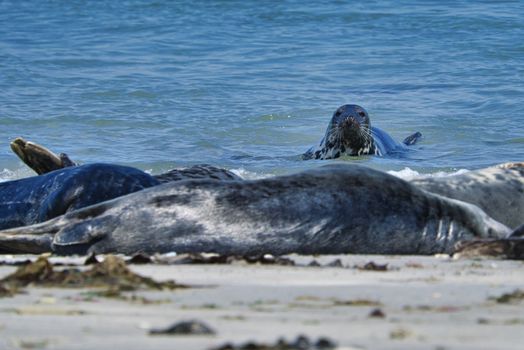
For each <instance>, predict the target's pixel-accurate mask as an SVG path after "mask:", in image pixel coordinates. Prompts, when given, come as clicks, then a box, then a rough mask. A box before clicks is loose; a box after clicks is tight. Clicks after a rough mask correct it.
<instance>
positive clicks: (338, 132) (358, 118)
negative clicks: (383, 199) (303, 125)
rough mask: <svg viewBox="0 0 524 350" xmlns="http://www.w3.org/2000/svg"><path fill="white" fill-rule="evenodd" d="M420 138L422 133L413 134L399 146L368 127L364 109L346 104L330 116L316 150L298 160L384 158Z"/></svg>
mask: <svg viewBox="0 0 524 350" xmlns="http://www.w3.org/2000/svg"><path fill="white" fill-rule="evenodd" d="M421 137H422V134H421V133H420V132H416V133H414V134H412V135H410V136H408V137H407V138H406V139H405V140H404V141H403V142H402V143H399V142H397V141H395V140H394V139H393V138H392V137H391V136H390V135H389V134H388V133H386V132H385V131H383V130H381V129H379V128H376V127H372V126H371V122H370V119H369V114H368V112H367V111H366V110H365V109H364V108H362V107H361V106H358V105H352V104H347V105H343V106H341V107H339V108H338V109H337V110H336V111H335V113H333V117H331V120H330V122H329V124H328V127H327V130H326V134H325V135H324V138H323V139H322V140H321V141H320V144H319V145H318V147H312V148H310V149H309V150H308V151H307V152H306V153H304V154H303V155H302V159H332V158H338V157H340V156H342V155H344V154H345V155H348V156H361V155H376V156H384V155H386V154H387V153H393V152H398V151H401V152H402V151H405V150H406V149H407V147H406V146H411V145H414V144H415V143H416V142H417V141H418V140H419V139H420V138H421Z"/></svg>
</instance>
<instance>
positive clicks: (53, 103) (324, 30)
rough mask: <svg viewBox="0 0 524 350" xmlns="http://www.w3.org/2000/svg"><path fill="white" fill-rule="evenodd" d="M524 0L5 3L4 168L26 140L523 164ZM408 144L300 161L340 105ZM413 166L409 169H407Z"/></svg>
mask: <svg viewBox="0 0 524 350" xmlns="http://www.w3.org/2000/svg"><path fill="white" fill-rule="evenodd" d="M523 38H524V2H522V1H438V2H436V1H435V2H430V1H380V0H378V1H369V0H366V1H322V2H317V3H315V4H313V3H304V2H303V1H298V0H296V1H295V0H289V1H198V0H191V1H182V0H179V1H152V0H147V1H146V0H144V1H139V0H136V1H79V0H78V1H74V0H68V1H59V0H56V1H40V0H39V1H36V0H35V1H18V0H17V1H1V2H0V179H1V180H9V179H14V178H19V177H24V176H29V175H31V174H32V173H31V171H30V170H28V169H27V168H26V167H25V166H24V165H23V164H22V163H21V162H20V161H19V160H18V159H17V158H16V156H15V155H14V154H13V153H12V152H11V151H10V149H9V142H10V141H11V140H13V139H14V138H15V137H18V136H22V137H24V138H26V139H28V140H31V141H34V142H37V143H40V144H42V145H44V146H46V147H48V148H50V149H51V150H53V151H55V152H65V153H67V154H69V156H70V157H71V158H72V159H73V160H75V161H77V162H80V163H91V162H109V163H118V164H124V165H130V166H134V167H138V168H141V169H143V170H147V171H150V172H153V173H160V172H162V171H165V170H168V169H171V168H174V167H184V166H189V165H192V164H199V163H208V164H213V165H216V166H220V167H225V168H227V169H232V170H234V171H236V172H237V173H239V174H241V175H243V176H244V177H247V178H256V177H264V176H269V175H275V174H286V173H290V172H295V171H299V170H303V169H308V168H312V167H317V166H320V165H322V164H328V163H333V162H341V163H354V164H361V165H366V166H370V167H373V168H377V169H381V170H386V171H391V172H396V174H400V175H401V176H409V175H410V174H413V173H415V174H433V173H442V172H444V173H450V172H451V173H452V172H456V171H459V170H461V169H476V168H481V167H485V166H489V165H493V164H497V163H501V162H508V161H522V160H524V132H523V129H522V128H523V126H524V39H523ZM346 103H353V104H359V105H361V106H363V107H364V108H366V109H367V110H368V112H369V114H370V116H371V120H372V124H373V125H374V126H377V127H379V128H381V129H383V130H385V131H387V132H388V133H390V134H391V135H392V136H393V137H394V138H396V139H398V140H401V139H403V138H404V137H406V136H408V135H409V134H411V133H413V132H416V131H420V132H421V133H422V134H423V139H422V140H421V141H420V142H419V143H418V144H417V145H416V146H414V147H412V148H411V150H410V151H409V152H407V153H406V154H403V155H401V156H398V155H397V156H392V157H372V156H365V157H359V158H351V157H345V158H342V159H339V160H332V161H317V160H310V161H303V160H301V158H300V154H301V153H303V152H304V151H306V150H307V149H308V148H309V147H310V146H312V145H314V144H315V143H317V142H319V141H320V139H321V138H322V136H323V134H324V132H325V128H326V126H327V124H328V121H329V119H330V118H331V115H332V114H333V112H334V110H335V109H337V107H339V106H340V105H342V104H346ZM403 174H404V175H403Z"/></svg>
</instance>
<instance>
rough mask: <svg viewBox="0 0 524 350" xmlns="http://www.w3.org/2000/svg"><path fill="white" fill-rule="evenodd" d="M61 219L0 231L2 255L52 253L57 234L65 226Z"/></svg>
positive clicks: (0, 250)
mask: <svg viewBox="0 0 524 350" xmlns="http://www.w3.org/2000/svg"><path fill="white" fill-rule="evenodd" d="M64 224H65V223H64V222H62V221H61V218H56V219H53V220H49V221H46V222H43V223H39V224H35V225H30V226H22V227H17V228H11V229H7V230H2V231H0V253H2V254H6V253H7V254H41V253H48V252H52V251H53V248H52V242H53V239H54V237H55V234H56V233H57V232H58V231H60V229H61V227H63V226H64Z"/></svg>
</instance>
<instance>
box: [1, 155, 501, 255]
mask: <svg viewBox="0 0 524 350" xmlns="http://www.w3.org/2000/svg"><path fill="white" fill-rule="evenodd" d="M510 232H511V230H510V229H509V228H507V227H506V226H504V225H502V224H500V223H498V222H496V221H495V220H493V219H491V218H490V217H488V216H487V215H486V214H485V213H484V212H483V211H482V210H481V209H479V208H478V207H476V206H474V205H471V204H468V203H465V202H461V201H457V200H453V199H449V198H446V197H442V196H439V195H435V194H431V193H428V192H425V191H423V190H420V189H418V188H417V187H415V186H413V185H411V184H410V183H408V182H406V181H403V180H401V179H398V178H396V177H394V176H392V175H389V174H386V173H383V172H380V171H376V170H373V169H369V168H366V167H361V166H356V165H341V164H339V165H331V166H325V167H321V168H318V169H314V170H309V171H305V172H302V173H298V174H294V175H289V176H280V177H274V178H268V179H262V180H255V181H213V180H185V181H178V182H169V183H166V184H162V185H159V186H154V187H151V188H147V189H144V190H142V191H139V192H136V193H132V194H129V195H126V196H123V197H120V198H116V199H114V200H110V201H107V202H104V203H100V204H97V205H93V206H90V207H87V208H83V209H80V210H77V211H73V212H70V213H67V214H65V215H63V216H60V217H57V218H55V219H52V220H50V221H47V222H44V223H41V224H36V225H32V226H26V227H21V228H16V229H9V230H4V231H0V249H2V250H3V251H4V252H24V253H42V252H49V251H51V252H54V253H57V254H87V253H115V252H116V253H123V254H135V253H140V252H141V253H162V252H170V251H175V252H178V253H184V252H216V253H220V254H232V255H250V254H262V253H271V254H274V255H280V254H287V253H301V254H339V253H365V254H433V253H443V252H451V251H453V246H454V244H455V243H456V242H458V241H462V240H471V239H474V238H476V237H493V238H501V237H506V236H508V235H509V234H510Z"/></svg>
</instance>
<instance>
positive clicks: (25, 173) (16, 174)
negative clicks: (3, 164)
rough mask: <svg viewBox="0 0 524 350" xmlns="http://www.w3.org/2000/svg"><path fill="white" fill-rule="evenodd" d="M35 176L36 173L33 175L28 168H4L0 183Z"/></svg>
mask: <svg viewBox="0 0 524 350" xmlns="http://www.w3.org/2000/svg"><path fill="white" fill-rule="evenodd" d="M34 175H35V173H33V172H32V171H31V170H30V169H29V168H26V167H24V168H19V169H15V170H11V169H7V168H4V169H3V170H0V182H5V181H11V180H16V179H21V178H23V177H29V176H34Z"/></svg>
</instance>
